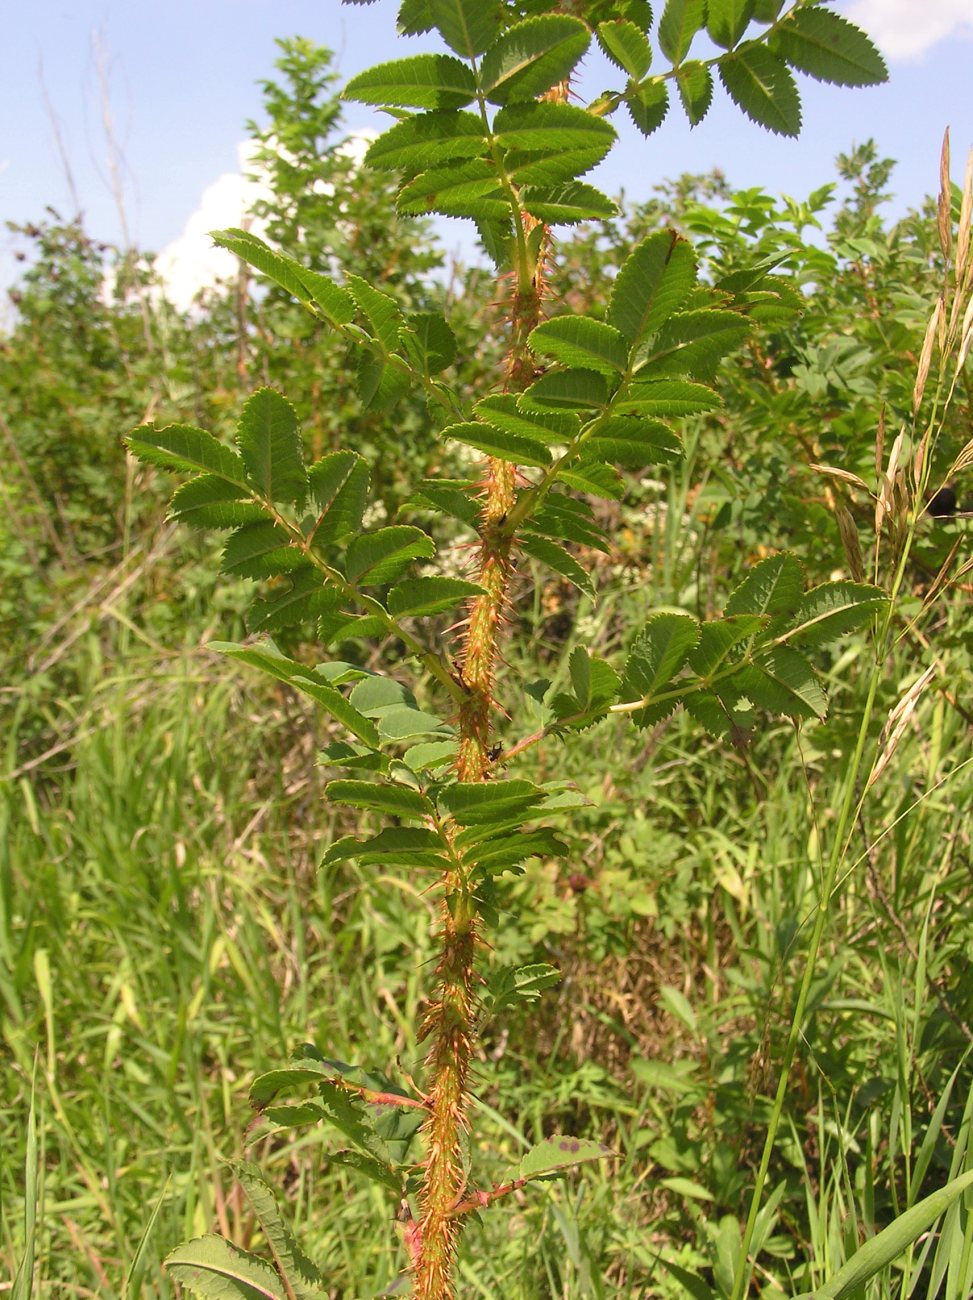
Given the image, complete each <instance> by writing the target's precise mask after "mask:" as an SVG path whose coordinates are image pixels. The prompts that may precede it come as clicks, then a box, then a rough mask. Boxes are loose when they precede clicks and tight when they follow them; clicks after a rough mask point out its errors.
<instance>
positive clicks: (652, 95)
mask: <svg viewBox="0 0 973 1300" xmlns="http://www.w3.org/2000/svg"><path fill="white" fill-rule="evenodd" d="M625 105H626V107H627V108H628V115H629V117H630V118H631V119H632V122H633V123H634V124H635V126H636V127H637V128H638V129H639V131H641V132H642V134H643V135H644V136H650V135H651V134H652V132H653V131H657V130H658V129H659V127H660V126H661V125H662V123H663V122H664V121H665V120H666V114H667V113H668V112H669V88H668V87H667V85H666V83H665V82H664V81H663V80H661V79H659V80H657V81H646V82H643V83H642V84H641V85H634V84H630V85H629V87H628V89H627V90H626V92H625Z"/></svg>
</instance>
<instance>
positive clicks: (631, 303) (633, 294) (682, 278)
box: [606, 230, 696, 345]
mask: <svg viewBox="0 0 973 1300" xmlns="http://www.w3.org/2000/svg"><path fill="white" fill-rule="evenodd" d="M695 283H696V259H695V257H694V255H693V250H692V248H691V246H690V245H689V244H688V243H687V242H686V240H685V239H683V238H682V237H681V236H680V235H677V234H676V232H675V231H674V230H661V231H658V232H656V233H655V234H654V235H649V237H648V238H647V239H644V240H643V241H642V243H641V244H639V245H638V246H637V247H636V248H635V249H634V251H633V252H632V253H631V254H630V255H629V256H628V257H627V258H626V259H625V262H624V263H623V265H622V267H621V269H620V270H619V272H618V275H617V276H616V277H615V283H614V285H613V286H612V293H611V298H610V300H609V304H608V313H607V316H606V319H607V321H608V323H609V325H612V326H614V328H615V329H617V330H619V331H621V333H622V334H624V336H625V337H626V338H627V339H628V341H629V343H631V344H633V345H635V344H637V343H639V342H640V340H641V339H643V338H645V337H646V336H647V335H650V334H654V333H655V331H656V330H658V329H659V328H660V327H661V326H662V325H663V324H665V322H666V321H667V320H668V319H669V317H670V316H671V315H672V314H673V312H674V311H676V309H677V308H678V307H679V304H680V303H681V302H682V301H683V299H684V298H685V297H686V295H687V294H688V293H689V291H690V289H692V288H693V286H694V285H695Z"/></svg>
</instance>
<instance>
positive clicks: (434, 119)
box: [365, 109, 486, 174]
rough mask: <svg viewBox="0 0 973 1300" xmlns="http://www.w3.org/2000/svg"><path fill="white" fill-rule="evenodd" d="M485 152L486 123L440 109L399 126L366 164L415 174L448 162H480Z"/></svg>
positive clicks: (374, 149) (378, 143)
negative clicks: (472, 159)
mask: <svg viewBox="0 0 973 1300" xmlns="http://www.w3.org/2000/svg"><path fill="white" fill-rule="evenodd" d="M485 149H486V140H485V139H484V136H483V123H482V121H481V120H480V119H479V118H478V117H477V116H476V114H475V113H468V112H463V111H461V110H456V109H438V110H433V111H432V112H429V113H416V114H415V115H414V116H413V117H407V118H406V119H405V121H404V122H398V123H396V125H395V126H393V127H391V128H390V129H389V130H388V131H386V132H385V133H384V134H383V135H380V136H379V137H378V139H377V140H375V141H374V142H373V143H372V145H371V146H370V148H369V150H368V153H367V154H366V155H365V161H366V162H367V163H368V165H369V166H370V167H377V168H388V169H390V170H393V169H402V170H405V171H408V172H410V173H412V174H415V173H418V172H421V171H425V170H426V169H427V168H429V167H441V166H442V164H443V163H444V162H446V161H448V160H450V161H451V160H455V159H457V158H477V157H479V156H480V155H481V154H482V153H483V152H484V151H485Z"/></svg>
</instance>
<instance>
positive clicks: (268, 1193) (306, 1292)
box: [233, 1161, 324, 1300]
mask: <svg viewBox="0 0 973 1300" xmlns="http://www.w3.org/2000/svg"><path fill="white" fill-rule="evenodd" d="M233 1170H234V1173H235V1174H236V1176H237V1179H238V1180H239V1182H240V1185H241V1187H242V1188H243V1191H244V1193H245V1195H246V1198H247V1200H248V1201H249V1202H250V1208H251V1209H252V1210H253V1212H254V1215H255V1216H256V1218H257V1222H258V1223H259V1224H260V1227H261V1229H262V1230H263V1234H264V1237H265V1238H266V1240H267V1244H268V1245H269V1247H270V1249H271V1251H272V1252H273V1256H274V1260H275V1261H276V1264H277V1268H278V1269H279V1270H280V1273H281V1276H282V1277H284V1278H285V1279H286V1280H287V1282H288V1284H289V1286H290V1289H291V1291H292V1292H293V1296H294V1300H324V1291H323V1290H322V1289H321V1288H322V1287H323V1285H324V1279H323V1278H322V1276H321V1272H320V1270H319V1269H318V1268H317V1266H316V1265H315V1264H313V1263H312V1262H311V1260H310V1259H308V1257H307V1255H306V1254H305V1253H304V1251H303V1250H302V1249H301V1247H300V1245H299V1244H298V1242H297V1239H296V1238H295V1236H294V1234H293V1232H292V1231H291V1230H290V1228H289V1227H288V1225H287V1224H286V1223H285V1222H284V1220H283V1218H282V1217H281V1213H280V1210H279V1208H278V1205H277V1198H276V1196H275V1195H274V1193H273V1191H272V1190H271V1189H270V1187H269V1186H268V1185H267V1183H266V1182H265V1181H264V1179H263V1178H262V1177H261V1175H260V1171H259V1170H258V1169H257V1167H256V1165H252V1164H250V1163H249V1162H246V1161H241V1162H240V1163H238V1164H235V1165H234V1166H233Z"/></svg>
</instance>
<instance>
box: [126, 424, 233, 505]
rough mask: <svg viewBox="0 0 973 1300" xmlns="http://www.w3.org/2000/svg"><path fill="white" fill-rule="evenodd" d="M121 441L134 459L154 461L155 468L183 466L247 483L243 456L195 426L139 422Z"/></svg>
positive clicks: (182, 467) (177, 469) (185, 469)
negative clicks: (158, 424) (123, 441)
mask: <svg viewBox="0 0 973 1300" xmlns="http://www.w3.org/2000/svg"><path fill="white" fill-rule="evenodd" d="M125 445H126V446H127V447H128V449H129V451H130V452H131V453H132V455H133V456H135V457H137V459H139V460H144V461H147V462H148V464H150V465H157V466H158V467H159V469H167V470H176V471H178V472H182V473H185V472H186V471H187V470H189V471H194V470H203V471H208V472H209V473H212V474H217V475H219V477H220V478H224V479H229V480H230V482H232V483H236V484H237V485H238V486H241V487H247V482H246V477H247V474H246V466H245V465H244V463H243V459H242V458H241V457H240V456H238V455H237V453H236V452H235V451H234V450H233V448H232V447H225V446H224V445H223V443H222V442H217V441H216V439H215V438H214V437H213V435H212V434H211V433H207V432H206V430H205V429H197V428H196V427H195V425H192V424H167V425H166V426H165V427H164V428H162V429H158V428H156V426H155V425H154V424H142V425H139V427H138V428H137V429H133V430H132V432H131V433H130V434H129V435H128V437H127V438H126V439H125ZM247 490H248V491H249V488H247Z"/></svg>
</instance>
